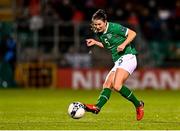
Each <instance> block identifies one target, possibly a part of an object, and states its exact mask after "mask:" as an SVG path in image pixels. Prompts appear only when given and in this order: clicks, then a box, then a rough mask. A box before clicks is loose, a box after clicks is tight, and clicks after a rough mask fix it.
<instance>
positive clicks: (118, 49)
mask: <svg viewBox="0 0 180 131" xmlns="http://www.w3.org/2000/svg"><path fill="white" fill-rule="evenodd" d="M125 47H126V46H125V45H124V44H121V45H119V46H118V47H117V51H118V52H121V51H123V50H124V48H125Z"/></svg>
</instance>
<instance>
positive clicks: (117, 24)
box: [108, 22, 122, 27]
mask: <svg viewBox="0 0 180 131" xmlns="http://www.w3.org/2000/svg"><path fill="white" fill-rule="evenodd" d="M108 23H109V25H110V26H111V27H117V26H122V25H121V24H120V23H117V22H108Z"/></svg>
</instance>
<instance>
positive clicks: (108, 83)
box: [103, 81, 112, 88]
mask: <svg viewBox="0 0 180 131" xmlns="http://www.w3.org/2000/svg"><path fill="white" fill-rule="evenodd" d="M111 85H112V83H111V82H110V81H106V82H104V84H103V88H111Z"/></svg>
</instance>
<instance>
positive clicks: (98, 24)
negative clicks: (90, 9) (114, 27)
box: [93, 20, 107, 32]
mask: <svg viewBox="0 0 180 131" xmlns="http://www.w3.org/2000/svg"><path fill="white" fill-rule="evenodd" d="M106 23H107V22H106V21H105V22H104V21H102V20H93V25H94V28H95V29H96V31H97V32H104V31H105V30H106V25H107V24H106Z"/></svg>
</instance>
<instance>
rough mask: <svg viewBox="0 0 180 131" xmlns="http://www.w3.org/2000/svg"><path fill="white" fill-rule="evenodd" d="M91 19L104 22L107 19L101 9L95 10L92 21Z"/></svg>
mask: <svg viewBox="0 0 180 131" xmlns="http://www.w3.org/2000/svg"><path fill="white" fill-rule="evenodd" d="M93 20H102V21H104V22H105V21H106V20H107V14H106V12H105V11H104V10H103V9H99V10H97V11H96V12H95V13H94V14H93V16H92V21H93Z"/></svg>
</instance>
